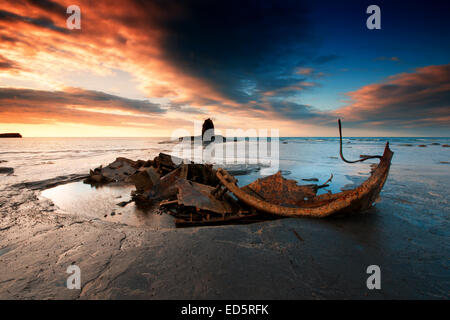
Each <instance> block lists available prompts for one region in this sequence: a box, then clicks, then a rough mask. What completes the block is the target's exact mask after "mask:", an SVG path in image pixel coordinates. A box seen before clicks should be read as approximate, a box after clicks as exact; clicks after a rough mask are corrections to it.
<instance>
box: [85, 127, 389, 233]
mask: <svg viewBox="0 0 450 320" xmlns="http://www.w3.org/2000/svg"><path fill="white" fill-rule="evenodd" d="M338 123H339V135H340V157H341V159H342V160H343V161H344V162H346V163H356V162H362V161H366V160H369V159H379V163H378V165H374V167H373V169H372V172H371V174H370V177H369V178H368V179H367V180H366V181H364V182H363V183H362V184H361V185H359V186H358V187H356V188H354V189H351V190H345V191H342V192H339V193H334V194H333V193H330V192H329V193H324V194H320V195H318V194H317V193H318V191H319V189H321V188H324V187H327V186H328V185H329V183H330V182H331V181H332V178H333V175H331V177H330V178H329V179H328V180H327V181H325V182H324V183H322V184H307V185H298V184H297V181H295V180H288V179H285V178H284V177H283V176H282V173H281V172H280V171H279V172H277V173H276V174H273V175H270V176H267V177H264V178H260V179H257V180H256V181H254V182H252V183H250V184H248V185H246V186H243V187H239V186H238V184H237V182H238V180H237V178H236V176H234V175H233V174H232V173H230V172H227V170H225V169H223V168H217V169H215V168H213V166H212V165H211V164H198V163H193V162H190V163H185V162H183V161H182V160H181V159H174V158H173V157H172V156H170V155H167V154H164V153H160V154H159V155H158V156H157V157H155V158H154V159H153V160H148V161H143V160H138V161H133V160H130V159H126V158H117V159H116V161H114V162H113V163H111V164H110V165H108V166H106V167H99V168H97V169H95V170H91V172H90V176H89V177H88V178H87V179H86V180H85V183H90V184H94V185H95V184H104V183H111V182H115V183H132V184H134V185H135V187H136V190H134V191H133V192H132V200H131V201H134V202H135V203H136V205H137V206H138V207H145V206H147V207H156V208H158V210H160V211H161V212H164V213H168V214H170V215H172V216H174V217H175V224H176V226H178V227H187V226H203V225H216V224H227V223H251V222H256V221H265V220H270V219H277V218H283V217H314V218H324V217H328V216H331V215H337V214H348V213H356V212H361V211H364V210H367V209H369V208H370V207H371V206H372V205H373V203H374V202H375V200H376V199H377V198H378V196H379V193H380V192H381V189H382V188H383V186H384V184H385V182H386V179H387V177H388V174H389V169H390V166H391V159H392V156H393V154H394V153H393V152H392V151H391V150H390V148H389V142H387V143H386V146H385V148H384V152H383V154H382V155H381V156H367V155H361V156H360V159H358V160H354V161H350V160H347V159H345V157H344V155H343V151H342V128H341V122H340V120H339V121H338ZM174 160H175V161H174ZM127 204H128V202H126V203H120V204H118V205H121V206H124V205H127Z"/></svg>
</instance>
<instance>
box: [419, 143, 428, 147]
mask: <svg viewBox="0 0 450 320" xmlns="http://www.w3.org/2000/svg"><path fill="white" fill-rule="evenodd" d="M419 147H420V148H426V147H427V145H426V144H419Z"/></svg>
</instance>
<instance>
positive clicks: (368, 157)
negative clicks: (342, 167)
mask: <svg viewBox="0 0 450 320" xmlns="http://www.w3.org/2000/svg"><path fill="white" fill-rule="evenodd" d="M338 123H339V142H340V149H339V155H340V156H341V159H342V161H344V162H347V163H357V162H363V161H366V160H369V159H381V156H367V157H362V158H361V159H359V160H355V161H350V160H347V159H345V158H344V154H343V153H342V128H341V119H338Z"/></svg>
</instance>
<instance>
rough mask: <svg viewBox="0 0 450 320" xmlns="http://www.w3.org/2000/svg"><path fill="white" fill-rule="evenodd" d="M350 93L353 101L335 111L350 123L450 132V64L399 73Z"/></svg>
mask: <svg viewBox="0 0 450 320" xmlns="http://www.w3.org/2000/svg"><path fill="white" fill-rule="evenodd" d="M347 95H348V96H349V97H350V104H349V105H347V106H345V107H343V108H340V109H338V110H336V111H334V113H335V114H336V115H337V116H339V117H343V118H344V120H345V121H346V122H347V123H349V122H352V123H353V124H357V125H373V126H378V127H386V128H394V129H395V128H397V129H404V128H408V129H411V128H424V127H429V128H437V127H441V128H443V129H447V132H448V129H449V121H450V64H447V65H436V66H427V67H422V68H418V69H416V70H415V71H414V72H410V73H400V74H398V75H395V76H391V77H389V78H387V79H386V80H385V81H384V82H382V83H377V84H370V85H366V86H363V87H362V88H360V89H358V90H356V91H353V92H350V93H348V94H347ZM441 133H443V132H441Z"/></svg>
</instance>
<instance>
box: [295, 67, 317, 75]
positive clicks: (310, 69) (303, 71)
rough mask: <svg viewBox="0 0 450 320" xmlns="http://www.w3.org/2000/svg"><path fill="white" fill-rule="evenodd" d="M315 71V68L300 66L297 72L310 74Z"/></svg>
mask: <svg viewBox="0 0 450 320" xmlns="http://www.w3.org/2000/svg"><path fill="white" fill-rule="evenodd" d="M313 72H314V69H313V68H298V69H297V71H296V73H297V74H301V75H309V74H311V73H313Z"/></svg>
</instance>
